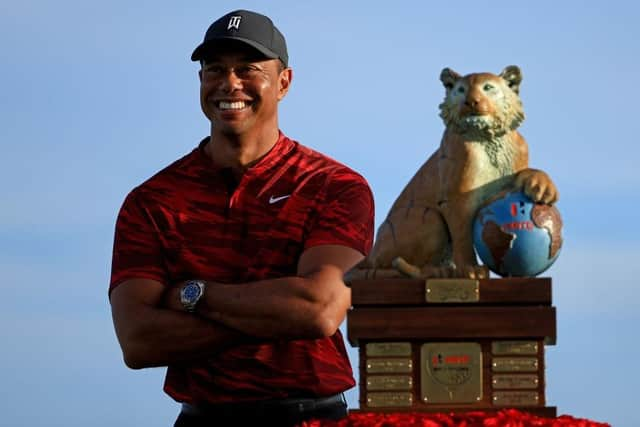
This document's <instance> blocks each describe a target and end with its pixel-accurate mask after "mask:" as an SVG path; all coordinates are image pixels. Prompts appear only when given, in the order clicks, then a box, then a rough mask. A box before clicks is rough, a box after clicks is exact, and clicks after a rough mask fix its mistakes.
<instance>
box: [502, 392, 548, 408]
mask: <svg viewBox="0 0 640 427" xmlns="http://www.w3.org/2000/svg"><path fill="white" fill-rule="evenodd" d="M491 401H492V402H493V404H494V405H495V406H536V405H538V404H539V402H540V398H539V396H538V392H537V391H495V392H493V395H492V398H491Z"/></svg>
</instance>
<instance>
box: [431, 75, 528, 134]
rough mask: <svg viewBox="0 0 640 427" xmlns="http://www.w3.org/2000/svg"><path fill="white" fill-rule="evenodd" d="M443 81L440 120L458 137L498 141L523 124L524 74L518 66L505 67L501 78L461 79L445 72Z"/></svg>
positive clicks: (485, 76) (468, 76)
mask: <svg viewBox="0 0 640 427" xmlns="http://www.w3.org/2000/svg"><path fill="white" fill-rule="evenodd" d="M440 81H442V84H443V85H444V87H445V89H446V95H445V98H444V101H443V102H442V104H440V117H442V120H443V121H444V124H445V125H446V126H447V128H452V129H453V130H454V131H455V132H456V133H459V134H463V135H467V136H469V137H480V138H483V137H484V138H487V137H488V138H495V137H499V136H502V135H504V134H505V133H507V132H509V131H512V130H515V129H516V128H517V127H518V126H519V125H520V123H522V121H523V120H524V112H523V110H522V101H521V100H520V96H519V88H520V82H521V81H522V74H521V73H520V68H518V67H517V66H515V65H510V66H508V67H506V68H505V69H504V70H503V71H502V73H500V75H495V74H491V73H475V74H469V75H466V76H461V75H460V74H458V73H456V72H455V71H453V70H451V69H449V68H445V69H444V70H442V73H441V74H440Z"/></svg>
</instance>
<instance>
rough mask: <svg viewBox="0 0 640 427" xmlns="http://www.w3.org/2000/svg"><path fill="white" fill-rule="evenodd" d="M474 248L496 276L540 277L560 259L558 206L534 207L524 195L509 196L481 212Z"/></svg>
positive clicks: (474, 231)
mask: <svg viewBox="0 0 640 427" xmlns="http://www.w3.org/2000/svg"><path fill="white" fill-rule="evenodd" d="M473 244H474V247H475V249H476V252H477V253H478V256H479V257H480V259H481V260H482V262H483V263H484V264H485V265H486V266H487V267H489V269H490V270H491V271H493V272H494V273H496V274H498V275H500V276H503V277H507V276H512V277H523V276H529V277H532V276H537V275H538V274H540V273H542V272H543V271H545V270H546V269H548V268H549V267H551V265H552V264H553V263H554V261H555V260H556V259H557V258H558V255H559V253H560V248H561V247H562V218H561V217H560V212H559V211H558V209H556V207H555V206H548V205H544V204H539V203H534V202H533V201H532V200H531V199H530V198H529V197H528V196H527V195H525V194H524V193H523V192H521V191H516V192H510V193H505V194H504V195H503V196H501V197H498V198H497V199H495V200H492V201H491V202H489V203H488V204H487V205H485V206H483V207H481V208H480V209H479V210H478V213H477V214H476V217H475V220H474V223H473Z"/></svg>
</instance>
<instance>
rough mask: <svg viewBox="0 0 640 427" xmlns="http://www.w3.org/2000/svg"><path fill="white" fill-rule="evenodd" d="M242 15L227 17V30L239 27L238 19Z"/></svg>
mask: <svg viewBox="0 0 640 427" xmlns="http://www.w3.org/2000/svg"><path fill="white" fill-rule="evenodd" d="M241 19H242V16H232V17H231V18H229V24H227V30H230V29H232V28H235V29H236V30H239V29H240V20H241Z"/></svg>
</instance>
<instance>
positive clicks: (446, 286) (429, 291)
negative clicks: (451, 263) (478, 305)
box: [426, 279, 480, 303]
mask: <svg viewBox="0 0 640 427" xmlns="http://www.w3.org/2000/svg"><path fill="white" fill-rule="evenodd" d="M479 300H480V282H479V281H478V280H473V279H428V280H427V283H426V301H427V302H431V303H474V302H478V301H479Z"/></svg>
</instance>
